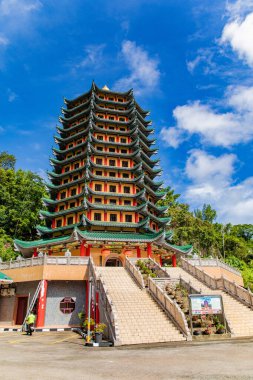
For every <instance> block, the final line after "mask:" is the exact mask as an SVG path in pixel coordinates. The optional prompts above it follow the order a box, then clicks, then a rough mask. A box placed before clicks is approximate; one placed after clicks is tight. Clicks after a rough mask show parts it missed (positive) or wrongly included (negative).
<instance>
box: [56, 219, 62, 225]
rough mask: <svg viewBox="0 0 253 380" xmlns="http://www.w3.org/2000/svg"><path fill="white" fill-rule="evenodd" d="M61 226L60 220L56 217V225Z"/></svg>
mask: <svg viewBox="0 0 253 380" xmlns="http://www.w3.org/2000/svg"><path fill="white" fill-rule="evenodd" d="M61 226H62V220H61V219H58V220H56V227H61Z"/></svg>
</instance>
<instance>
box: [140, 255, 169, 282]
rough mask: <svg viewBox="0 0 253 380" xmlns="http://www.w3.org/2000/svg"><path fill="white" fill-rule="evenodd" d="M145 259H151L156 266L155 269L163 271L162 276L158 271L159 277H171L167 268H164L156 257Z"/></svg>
mask: <svg viewBox="0 0 253 380" xmlns="http://www.w3.org/2000/svg"><path fill="white" fill-rule="evenodd" d="M145 260H150V261H151V262H152V263H153V265H154V266H155V269H156V270H157V271H160V273H162V276H159V273H157V275H158V277H168V278H169V277H170V275H169V274H168V272H167V271H166V269H164V268H163V267H162V266H161V265H160V264H159V263H157V262H156V261H155V260H154V259H152V258H151V257H150V258H148V259H145Z"/></svg>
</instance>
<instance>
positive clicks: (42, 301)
mask: <svg viewBox="0 0 253 380" xmlns="http://www.w3.org/2000/svg"><path fill="white" fill-rule="evenodd" d="M46 303H47V280H42V284H41V289H40V295H39V303H38V315H37V327H44V323H45V313H46Z"/></svg>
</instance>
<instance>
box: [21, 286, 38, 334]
mask: <svg viewBox="0 0 253 380" xmlns="http://www.w3.org/2000/svg"><path fill="white" fill-rule="evenodd" d="M42 282H43V280H41V281H40V282H39V283H38V286H37V288H36V290H35V293H34V295H33V298H32V300H31V302H30V304H29V306H28V308H27V311H26V315H25V319H24V321H23V323H22V328H21V329H22V330H23V329H24V326H25V324H26V320H27V317H28V315H29V314H30V313H31V311H32V309H33V307H34V305H35V302H36V300H37V298H38V296H39V293H40V290H41V286H42Z"/></svg>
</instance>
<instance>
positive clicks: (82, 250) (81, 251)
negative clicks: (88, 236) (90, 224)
mask: <svg viewBox="0 0 253 380" xmlns="http://www.w3.org/2000/svg"><path fill="white" fill-rule="evenodd" d="M85 254H86V247H85V240H83V241H82V242H81V245H80V256H85Z"/></svg>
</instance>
